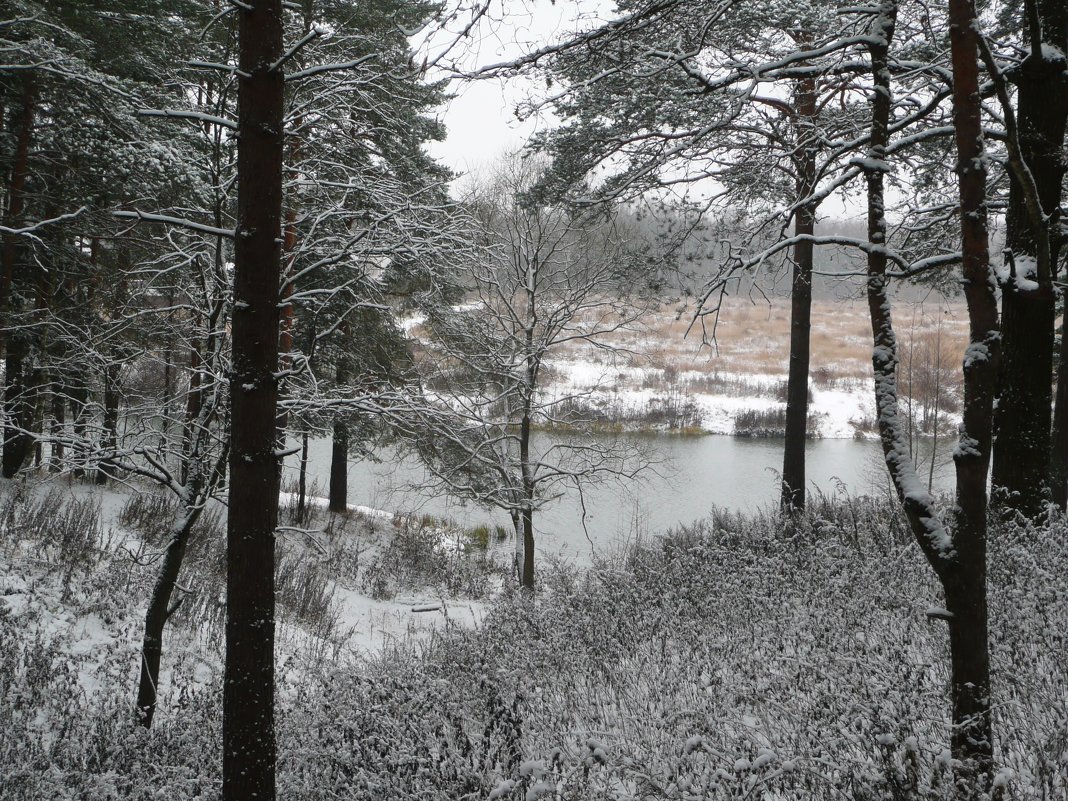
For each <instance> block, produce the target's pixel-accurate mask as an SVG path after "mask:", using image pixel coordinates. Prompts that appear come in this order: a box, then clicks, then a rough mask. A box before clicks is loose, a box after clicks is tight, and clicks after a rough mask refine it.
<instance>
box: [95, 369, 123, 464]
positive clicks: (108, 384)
mask: <svg viewBox="0 0 1068 801" xmlns="http://www.w3.org/2000/svg"><path fill="white" fill-rule="evenodd" d="M121 369H122V365H121V364H119V363H118V362H116V361H114V360H113V361H112V362H111V363H110V364H108V365H107V367H105V368H104V442H103V445H104V453H105V454H106V455H105V456H104V458H103V459H102V460H101V462H100V468H99V469H98V470H97V473H96V483H97V484H106V483H107V480H108V479H109V478H115V475H116V474H115V466H114V457H115V453H116V451H117V450H118V447H119V373H120V371H121Z"/></svg>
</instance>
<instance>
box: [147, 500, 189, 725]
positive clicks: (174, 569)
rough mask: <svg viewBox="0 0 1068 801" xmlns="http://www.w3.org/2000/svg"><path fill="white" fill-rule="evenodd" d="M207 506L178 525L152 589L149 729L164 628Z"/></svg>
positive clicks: (149, 612) (149, 643) (148, 623)
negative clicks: (191, 539)
mask: <svg viewBox="0 0 1068 801" xmlns="http://www.w3.org/2000/svg"><path fill="white" fill-rule="evenodd" d="M202 509H203V506H201V505H198V506H195V507H193V508H192V509H188V510H186V512H185V515H184V516H183V517H182V519H181V520H179V521H178V522H177V524H176V525H175V527H174V530H173V531H172V532H171V538H170V540H169V541H168V543H167V550H166V552H165V553H164V555H163V565H162V566H161V567H160V571H159V576H158V577H157V578H156V586H155V588H154V589H153V590H152V599H151V601H150V602H149V605H148V611H147V612H146V613H145V633H144V636H143V638H142V640H141V679H140V682H139V683H138V685H137V707H136V709H137V722H138V723H139V724H140V725H142V726H144V727H145V728H146V729H147V728H150V727H151V726H152V719H153V717H154V716H155V714H156V697H157V695H158V687H159V663H160V658H161V656H162V654H163V629H164V627H165V626H166V625H167V620H168V619H169V618H170V616H171V615H172V614H174V612H175V611H176V610H177V608H178V606H177V604H175V605H174V606H172V605H171V597H172V596H173V595H174V588H175V586H176V585H177V583H178V573H179V571H181V569H182V561H183V560H184V559H185V551H186V548H187V546H188V544H189V535H190V532H192V530H193V526H194V525H196V522H197V518H198V517H200V512H201V510H202Z"/></svg>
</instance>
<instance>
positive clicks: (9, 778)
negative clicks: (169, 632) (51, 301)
mask: <svg viewBox="0 0 1068 801" xmlns="http://www.w3.org/2000/svg"><path fill="white" fill-rule="evenodd" d="M10 489H11V488H9V490H10ZM159 506H160V504H159V502H158V501H155V500H153V498H152V497H151V496H149V497H148V498H147V499H146V498H139V497H138V496H134V500H127V501H126V502H125V503H124V504H123V505H121V506H120V504H119V503H116V502H115V501H114V499H112V498H110V497H109V499H108V503H105V505H104V506H103V511H102V509H101V506H100V504H99V498H97V497H81V498H79V497H77V496H74V497H72V496H71V495H70V494H69V493H60V492H58V491H54V492H52V493H51V494H47V493H46V494H40V495H36V496H34V495H31V494H28V493H25V492H21V493H19V492H10V491H9V492H8V494H7V495H6V496H5V498H4V500H3V516H2V520H3V535H2V538H0V560H2V568H3V569H2V574H0V698H2V699H3V703H2V704H0V716H2V719H0V777H2V779H0V799H4V801H7V800H8V799H11V800H12V801H15V799H18V800H19V801H22V800H23V799H31V798H32V799H37V798H41V799H44V798H48V799H63V800H64V801H65V799H157V798H167V799H185V798H209V799H210V798H217V797H218V795H219V788H220V775H219V760H218V751H217V742H218V738H219V736H220V726H221V720H220V709H221V706H220V705H221V670H220V661H221V659H220V654H219V651H220V638H221V632H220V630H219V626H218V625H217V623H216V622H215V621H216V616H215V614H214V613H213V612H212V611H211V610H212V607H213V605H214V603H215V602H216V595H215V593H214V592H212V589H211V588H212V586H213V585H217V583H218V573H217V570H218V567H217V561H218V558H219V555H218V551H217V548H218V531H217V530H213V528H215V527H216V526H217V524H216V523H213V522H212V519H211V517H209V518H208V519H207V522H206V523H204V524H203V525H202V527H201V531H199V532H198V537H197V541H199V542H201V543H202V544H201V545H200V546H199V547H198V549H197V550H196V551H194V552H193V553H191V554H190V557H189V558H190V563H189V572H188V573H187V574H186V575H187V577H186V579H185V582H186V584H184V586H186V588H187V590H188V591H189V595H190V602H189V604H188V607H187V609H186V611H185V612H183V615H182V617H181V619H180V620H179V621H178V622H177V624H176V625H175V627H174V628H175V633H174V635H173V637H172V640H173V642H172V643H171V644H170V645H169V647H168V654H169V657H168V659H169V660H170V663H171V664H170V667H169V669H168V670H166V671H165V676H164V679H163V681H162V684H163V686H162V687H161V707H160V712H159V713H158V715H157V718H156V723H155V725H154V726H153V728H152V729H151V730H149V731H145V730H144V729H142V728H141V727H138V726H135V725H133V710H132V694H131V693H132V687H133V681H134V677H135V676H136V668H137V660H138V652H137V649H138V644H139V643H138V639H137V638H138V635H139V624H140V614H141V612H142V608H143V605H144V603H145V600H146V598H147V594H148V591H149V588H150V580H151V578H152V575H153V571H152V570H151V567H150V566H149V565H148V562H149V559H148V558H147V557H148V555H149V554H151V553H152V551H153V547H152V546H153V543H154V542H155V535H153V534H152V531H153V530H154V529H155V528H157V527H158V525H159V521H160V520H161V519H163V518H164V517H165V512H161V511H160V508H159ZM108 509H111V510H112V512H113V514H114V517H115V519H114V520H109V519H107V518H108ZM325 520H326V519H325V518H324V519H323V520H322V521H320V522H325ZM330 520H333V521H334V524H335V526H336V529H335V530H334V532H333V534H332V535H331V536H326V537H324V538H323V543H326V544H328V546H329V547H328V551H329V554H330V555H323V554H320V555H319V556H318V557H315V556H314V554H315V553H319V552H318V550H317V549H314V548H312V549H306V548H302V547H297V546H296V545H292V546H290V547H289V548H287V549H286V550H285V552H284V553H283V555H282V559H281V564H282V565H283V566H284V565H286V564H288V563H289V561H290V559H291V558H292V557H293V556H295V555H296V554H298V553H300V554H303V555H304V559H303V564H304V565H305V568H304V570H303V572H300V570H298V569H292V570H290V575H292V576H293V578H291V579H282V580H281V581H280V590H279V602H280V603H279V606H280V610H281V621H280V622H281V626H280V631H281V633H282V636H281V644H280V649H279V650H280V653H279V655H278V665H279V671H280V673H279V682H278V687H279V704H280V712H281V717H280V723H279V730H278V734H279V759H280V761H279V772H278V781H279V793H280V797H284V798H291V799H308V801H311V800H312V799H322V798H346V799H414V798H442V799H485V798H494V799H574V801H584V800H585V799H598V798H604V799H639V798H640V799H654V798H655V799H706V798H708V799H741V798H762V799H769V800H770V799H801V798H804V799H809V798H812V799H838V798H850V799H873V800H874V799H915V800H916V801H919V799H951V798H954V795H953V791H952V789H951V782H950V774H951V771H952V765H951V761H950V759H949V752H948V743H949V727H948V719H947V705H946V697H947V681H948V677H947V667H946V666H947V643H946V631H945V622H944V620H942V618H941V615H942V614H943V613H942V611H941V607H942V605H943V602H942V601H941V600H940V598H939V591H938V587H937V584H936V582H935V581H934V579H933V577H932V576H931V575H930V573H929V571H928V570H926V569H925V566H924V564H923V561H922V559H921V558H920V555H919V554H918V553H917V550H916V546H915V545H914V544H913V541H912V535H911V534H910V532H909V530H908V527H907V524H906V523H904V521H903V520H902V519H901V517H900V513H899V512H898V510H897V508H896V506H895V505H894V504H892V503H890V502H884V501H876V500H871V499H849V500H845V499H841V498H838V499H833V500H832V499H826V498H818V499H814V500H813V502H812V503H811V504H810V509H809V510H808V511H807V512H806V513H805V515H804V516H803V517H801V518H799V519H797V521H796V522H795V524H794V525H793V526H792V527H790V528H789V529H788V530H787V531H785V532H784V531H783V529H782V525H781V521H780V519H779V518H778V516H777V515H757V516H751V517H742V516H737V515H733V514H727V513H715V514H713V515H712V516H711V517H709V518H708V519H706V520H704V521H700V522H698V523H695V524H694V525H691V526H686V527H683V528H680V529H679V530H676V531H674V532H671V533H669V534H667V535H666V536H663V537H657V538H653V539H649V540H646V541H642V542H638V543H634V544H632V545H630V546H629V547H628V548H626V549H625V550H621V551H617V552H615V553H613V554H612V555H611V556H608V557H605V558H602V559H600V560H598V561H597V562H596V563H595V564H594V566H593V567H592V568H591V569H589V570H579V569H576V568H574V567H570V566H568V565H565V564H552V565H550V566H547V567H545V568H544V569H543V571H542V582H541V586H540V588H539V590H538V592H537V594H536V596H534V597H529V596H528V595H527V594H525V593H521V592H519V591H514V590H511V589H509V588H510V587H511V583H510V582H509V583H503V584H502V583H501V582H498V581H496V580H495V579H493V575H495V571H496V570H497V568H494V567H492V566H491V565H489V564H488V563H486V561H485V560H484V558H483V557H482V556H481V553H482V552H480V551H478V552H477V553H478V554H479V555H478V556H477V557H476V559H475V560H474V561H472V560H471V554H468V555H467V556H465V555H463V553H462V549H460V550H456V549H453V550H452V551H449V552H448V553H452V554H453V556H451V557H448V556H446V555H445V552H442V551H440V546H439V544H438V543H436V542H434V543H432V542H430V541H429V533H428V532H429V531H431V530H432V528H433V527H432V526H429V525H424V526H423V527H422V528H416V529H410V530H409V529H405V528H403V527H402V528H400V529H398V530H397V531H398V533H397V535H396V539H394V540H391V541H390V542H389V543H387V544H386V546H385V547H384V548H382V549H380V550H379V549H376V548H375V547H372V546H371V545H369V543H371V542H373V537H372V536H371V532H372V531H373V529H374V526H373V525H372V524H371V523H370V522H369V521H367V520H366V519H361V518H358V517H352V516H350V517H346V516H339V517H337V518H330ZM424 522H426V523H429V522H431V521H424ZM389 526H390V527H392V524H389ZM1063 530H1064V521H1063V519H1058V520H1056V521H1054V522H1052V523H1051V524H1050V525H1049V526H1048V527H1035V526H1032V525H1015V524H1011V525H1009V524H1006V525H999V526H998V527H997V528H995V529H994V530H993V531H992V536H991V550H992V552H991V565H992V568H993V572H992V575H991V582H990V589H991V608H992V622H991V642H992V646H993V647H992V656H993V660H994V696H995V697H994V709H995V710H996V715H997V721H996V722H997V732H998V737H997V741H996V755H997V756H996V759H997V768H998V771H999V772H998V774H997V775H998V779H997V787H998V788H1000V789H999V792H1000V791H1005V793H1006V795H1005V796H1004V797H1005V798H1014V799H1056V798H1063V797H1065V793H1066V792H1068V739H1066V737H1065V734H1064V723H1065V720H1068V660H1066V658H1065V648H1064V632H1065V631H1066V630H1068V595H1066V594H1065V592H1064V589H1063V576H1064V574H1065V570H1066V568H1068V541H1066V539H1065V538H1064V536H1063ZM416 531H418V532H421V533H420V534H419V536H413V532H416ZM361 543H362V544H361ZM358 548H364V549H365V550H364V551H363V556H362V557H356V558H352V556H351V554H352V553H354V552H355V550H357V549H358ZM346 551H347V552H348V553H349V554H350V558H349V559H348V560H347V561H346V560H344V559H342V558H341V556H340V554H343V553H345V552H346ZM476 551H477V549H476ZM435 554H438V555H437V556H435ZM441 559H451V560H452V561H451V564H452V565H453V567H451V568H449V570H446V571H445V572H446V573H448V572H449V571H450V570H451V571H455V570H457V569H458V568H456V567H455V565H457V564H458V562H457V561H456V560H460V561H462V562H464V563H465V564H467V565H468V568H467V570H468V572H469V573H470V574H472V575H473V574H474V573H478V572H481V573H483V575H484V579H483V580H484V581H487V582H489V583H490V584H492V585H493V586H497V587H502V588H503V589H502V591H501V592H499V593H498V594H497V595H496V597H495V598H494V600H493V601H492V603H491V604H490V606H489V607H488V609H487V611H486V613H485V615H484V617H483V618H482V619H481V622H480V623H479V624H478V625H477V626H475V627H469V626H463V625H456V624H454V623H451V622H449V619H448V618H439V619H440V620H441V621H442V622H441V623H439V625H438V626H437V627H436V628H434V629H433V630H432V631H431V633H429V634H426V633H424V634H423V635H422V636H419V637H404V636H401V637H399V638H398V639H395V640H392V641H390V642H391V643H392V644H391V645H388V646H386V647H379V648H376V649H374V650H371V651H368V650H364V649H357V648H354V647H352V642H351V641H350V640H347V637H346V631H345V626H344V610H343V609H342V608H341V607H340V606H339V604H338V599H337V598H336V596H335V595H334V594H333V593H332V591H331V588H332V587H334V586H335V585H334V582H335V581H337V582H342V581H347V582H349V583H352V582H355V584H356V585H357V586H359V585H360V584H361V582H363V581H369V582H370V584H371V585H374V584H375V583H376V582H377V581H378V579H377V578H375V576H376V575H378V574H381V573H383V572H385V573H388V575H389V581H390V582H392V583H393V586H394V587H400V586H403V587H406V588H408V589H409V590H410V589H411V588H412V587H413V586H414V585H416V584H417V583H418V581H419V577H420V576H423V577H427V578H429V577H432V576H440V575H441V573H442V563H441V562H440V561H436V560H441ZM428 565H432V567H431V568H428V567H427V566H428ZM479 565H482V567H479ZM285 573H286V570H285V568H284V567H281V568H280V575H283V574H285ZM368 577H370V578H368ZM368 589H371V588H368ZM453 589H454V590H455V589H456V588H453ZM464 589H465V588H461V589H460V590H459V592H460V593H461V594H462V592H463V590H464ZM372 591H373V590H372ZM452 594H453V595H454V594H456V592H453V593H452ZM197 598H204V599H205V600H206V603H198V602H196V599H197Z"/></svg>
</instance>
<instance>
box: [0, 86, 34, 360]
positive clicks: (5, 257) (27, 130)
mask: <svg viewBox="0 0 1068 801" xmlns="http://www.w3.org/2000/svg"><path fill="white" fill-rule="evenodd" d="M36 113H37V79H36V77H35V76H34V74H33V72H32V71H30V72H28V73H26V82H25V85H24V87H23V95H22V110H21V112H20V114H19V120H18V123H17V129H18V130H17V133H16V142H15V158H14V161H13V162H12V167H11V183H10V184H9V185H8V190H7V209H6V210H5V214H4V221H5V224H6V225H7V227H9V228H17V227H18V223H19V221H20V219H21V218H22V212H23V208H24V206H25V194H26V179H27V177H28V176H29V172H30V143H31V141H32V140H33V128H34V122H35V119H36ZM18 244H19V237H18V235H16V234H10V233H8V234H4V238H3V249H2V251H0V315H3V317H4V319H0V353H3V348H4V341H5V339H6V337H5V335H4V333H3V326H6V325H8V324H9V320H8V319H7V311H8V300H9V296H10V294H11V282H12V280H13V279H14V275H15V259H16V256H17V254H18Z"/></svg>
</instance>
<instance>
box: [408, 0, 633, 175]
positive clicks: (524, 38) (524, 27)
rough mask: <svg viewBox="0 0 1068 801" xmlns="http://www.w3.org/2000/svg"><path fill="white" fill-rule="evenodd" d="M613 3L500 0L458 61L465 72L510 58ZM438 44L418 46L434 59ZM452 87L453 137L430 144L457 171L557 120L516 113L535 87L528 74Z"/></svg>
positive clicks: (449, 121) (454, 25)
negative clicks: (524, 76)
mask: <svg viewBox="0 0 1068 801" xmlns="http://www.w3.org/2000/svg"><path fill="white" fill-rule="evenodd" d="M476 2H477V0H476ZM613 8H614V3H612V2H606V0H559V1H558V2H551V0H497V2H496V3H495V4H494V5H493V6H492V7H491V10H490V12H489V13H488V14H487V15H486V16H485V17H483V18H482V19H481V20H480V22H479V24H478V27H477V30H476V31H475V32H473V35H472V36H470V37H468V38H467V39H466V40H465V41H464V42H463V43H462V44H461V45H458V46H457V47H456V48H454V50H453V54H454V58H453V59H452V60H455V61H456V62H458V65H459V67H460V68H462V69H466V70H473V69H475V68H477V67H480V66H485V65H487V64H495V63H499V62H502V61H508V60H510V59H513V58H516V57H518V56H520V55H522V54H524V53H529V52H531V51H532V50H536V49H538V48H540V47H544V46H545V45H546V44H549V43H551V42H553V41H555V40H557V39H559V38H560V37H561V36H563V35H564V34H566V33H569V32H574V31H575V30H579V29H581V28H586V27H589V26H590V25H593V24H595V22H596V21H597V20H598V19H602V20H603V19H605V18H607V17H608V15H609V14H610V13H611V11H612V9H613ZM505 12H507V13H505ZM469 21H470V13H466V14H461V15H460V16H458V17H457V18H456V19H455V20H453V21H451V22H450V23H449V25H448V29H449V30H450V31H453V32H455V31H458V30H462V29H463V27H464V26H465V25H466V24H467V23H468V22H469ZM451 40H452V37H451V36H449V35H447V34H441V33H439V35H438V36H437V37H436V39H435V41H436V42H437V43H438V46H439V47H440V46H442V43H444V42H451ZM433 46H434V45H433V43H430V44H428V43H423V44H422V45H419V46H418V50H419V52H420V53H422V54H426V53H428V52H429V53H430V54H431V58H433V53H434V51H433ZM452 91H453V92H454V93H455V94H456V97H455V98H453V99H452V100H451V101H449V103H448V104H447V105H446V106H445V107H444V108H443V109H442V111H441V117H442V119H443V121H444V122H445V125H446V126H447V127H448V131H449V133H448V138H447V139H446V140H445V141H444V142H440V143H433V144H431V146H430V148H429V150H430V152H431V153H432V154H433V155H434V156H436V157H437V158H438V160H439V161H441V162H442V163H443V164H445V165H447V166H448V167H450V168H452V169H453V170H454V171H455V172H458V173H467V172H470V171H472V170H478V169H479V168H480V167H484V166H487V165H489V164H491V163H492V162H493V161H495V160H496V159H497V158H499V157H500V156H501V155H502V154H504V153H506V152H509V151H513V150H518V149H519V148H520V147H522V145H523V144H524V143H525V142H526V140H527V139H528V138H529V137H530V136H531V134H533V133H534V132H535V131H536V130H537V129H538V128H539V126H542V127H543V126H546V125H549V124H551V120H550V119H549V118H547V117H543V118H540V119H539V118H532V119H528V120H525V121H522V122H521V121H519V120H518V119H516V114H515V109H516V106H517V104H519V103H521V102H522V101H523V100H525V99H526V98H527V97H528V96H529V93H530V91H531V84H530V83H529V82H528V81H527V80H525V79H516V78H512V79H509V80H501V79H489V80H479V81H462V80H457V81H454V82H453V84H452Z"/></svg>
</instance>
